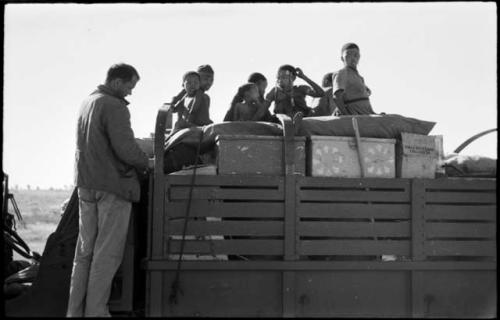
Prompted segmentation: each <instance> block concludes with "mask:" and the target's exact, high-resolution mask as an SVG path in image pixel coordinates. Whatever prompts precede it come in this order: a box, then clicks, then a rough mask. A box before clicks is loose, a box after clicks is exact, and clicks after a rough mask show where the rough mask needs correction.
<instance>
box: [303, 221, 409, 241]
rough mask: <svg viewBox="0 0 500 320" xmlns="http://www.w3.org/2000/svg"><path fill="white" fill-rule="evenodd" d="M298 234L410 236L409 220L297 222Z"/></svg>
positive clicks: (317, 235) (316, 235) (315, 235)
mask: <svg viewBox="0 0 500 320" xmlns="http://www.w3.org/2000/svg"><path fill="white" fill-rule="evenodd" d="M299 234H300V236H310V237H313V236H314V237H320V236H323V237H325V236H329V237H410V236H411V232H410V222H409V221H401V222H374V223H371V222H327V221H311V222H309V221H307V222H300V223H299Z"/></svg>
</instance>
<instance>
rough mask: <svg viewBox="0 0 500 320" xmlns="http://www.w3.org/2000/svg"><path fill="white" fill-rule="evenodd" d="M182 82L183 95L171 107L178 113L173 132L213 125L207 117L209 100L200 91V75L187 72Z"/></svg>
mask: <svg viewBox="0 0 500 320" xmlns="http://www.w3.org/2000/svg"><path fill="white" fill-rule="evenodd" d="M182 82H183V84H182V85H183V88H184V89H183V90H184V92H185V94H184V96H183V97H182V98H181V99H180V100H179V101H178V102H177V103H176V104H175V105H174V106H173V107H172V111H173V112H174V113H175V112H176V113H178V117H177V121H176V123H175V125H174V130H179V129H182V128H189V127H194V126H204V125H207V124H211V123H213V121H212V120H210V115H209V105H210V100H209V99H207V97H208V96H207V95H206V94H204V93H203V91H201V90H200V83H201V81H200V75H199V74H198V73H197V72H195V71H189V72H187V73H186V74H184V76H183V78H182Z"/></svg>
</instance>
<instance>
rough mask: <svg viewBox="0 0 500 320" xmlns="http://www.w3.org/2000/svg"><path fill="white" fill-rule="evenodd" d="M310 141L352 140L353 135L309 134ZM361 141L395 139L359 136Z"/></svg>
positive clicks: (382, 141) (389, 140)
mask: <svg viewBox="0 0 500 320" xmlns="http://www.w3.org/2000/svg"><path fill="white" fill-rule="evenodd" d="M309 138H310V139H311V141H354V140H355V139H356V138H355V137H344V136H310V137H309ZM361 141H362V142H363V141H364V142H379V143H393V144H396V139H380V138H364V137H361Z"/></svg>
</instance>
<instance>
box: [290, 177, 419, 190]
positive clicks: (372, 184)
mask: <svg viewBox="0 0 500 320" xmlns="http://www.w3.org/2000/svg"><path fill="white" fill-rule="evenodd" d="M297 183H298V184H299V186H300V187H301V188H302V189H307V188H318V187H319V188H342V189H346V188H359V189H365V188H373V189H376V188H380V189H406V190H407V189H408V188H409V186H410V179H382V178H369V179H361V178H360V179H352V178H320V177H299V178H298V180H297Z"/></svg>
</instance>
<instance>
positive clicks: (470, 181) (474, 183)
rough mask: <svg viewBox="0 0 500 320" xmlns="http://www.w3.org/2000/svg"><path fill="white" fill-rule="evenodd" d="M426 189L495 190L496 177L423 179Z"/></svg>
mask: <svg viewBox="0 0 500 320" xmlns="http://www.w3.org/2000/svg"><path fill="white" fill-rule="evenodd" d="M425 182H426V188H427V190H426V191H431V190H443V189H444V190H446V189H455V190H496V179H477V178H446V179H425Z"/></svg>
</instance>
